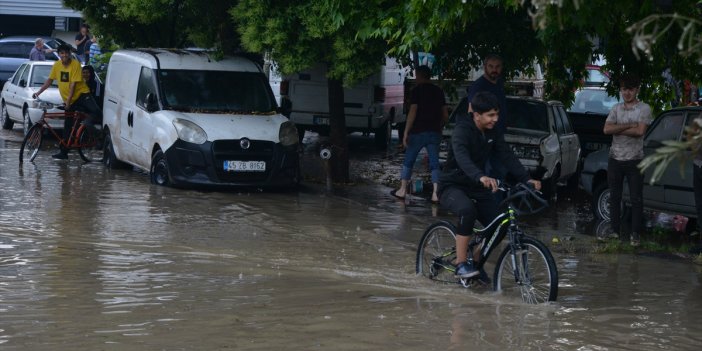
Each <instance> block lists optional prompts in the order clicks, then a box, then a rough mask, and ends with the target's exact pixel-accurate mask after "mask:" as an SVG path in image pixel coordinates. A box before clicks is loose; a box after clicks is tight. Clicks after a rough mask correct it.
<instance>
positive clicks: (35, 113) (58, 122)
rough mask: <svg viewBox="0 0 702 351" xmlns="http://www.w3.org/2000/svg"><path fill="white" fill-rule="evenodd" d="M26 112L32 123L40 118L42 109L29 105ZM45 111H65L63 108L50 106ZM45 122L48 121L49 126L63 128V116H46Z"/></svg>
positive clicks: (42, 112)
mask: <svg viewBox="0 0 702 351" xmlns="http://www.w3.org/2000/svg"><path fill="white" fill-rule="evenodd" d="M27 112H28V113H29V119H30V120H31V121H32V124H33V125H34V124H36V123H37V122H39V120H40V119H41V116H42V115H43V114H44V110H42V109H38V108H32V107H29V108H27ZM46 112H47V113H62V112H65V111H64V110H59V109H57V108H52V109H50V110H46ZM46 122H47V123H49V125H50V126H51V128H53V129H63V118H47V119H46Z"/></svg>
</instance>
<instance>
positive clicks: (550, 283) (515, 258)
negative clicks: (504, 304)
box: [493, 236, 558, 304]
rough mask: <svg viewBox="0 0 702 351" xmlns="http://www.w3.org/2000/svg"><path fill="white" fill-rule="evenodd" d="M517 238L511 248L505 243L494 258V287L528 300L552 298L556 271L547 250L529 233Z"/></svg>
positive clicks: (556, 288) (554, 299) (555, 291)
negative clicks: (517, 244)
mask: <svg viewBox="0 0 702 351" xmlns="http://www.w3.org/2000/svg"><path fill="white" fill-rule="evenodd" d="M520 241H521V244H520V245H519V246H520V247H519V248H518V249H517V250H516V251H515V252H512V249H511V248H510V246H507V247H506V248H505V250H504V251H502V254H500V258H498V259H497V265H496V266H495V275H494V279H493V282H494V286H495V291H497V292H500V293H502V294H504V295H506V296H514V297H521V299H522V300H523V301H524V302H526V303H532V304H538V303H544V302H547V301H556V297H557V296H558V271H557V269H556V262H555V261H554V259H553V256H552V255H551V251H549V250H548V248H547V247H546V245H544V244H543V243H542V242H540V241H538V240H536V239H534V238H532V237H528V236H525V237H522V238H521V240H520Z"/></svg>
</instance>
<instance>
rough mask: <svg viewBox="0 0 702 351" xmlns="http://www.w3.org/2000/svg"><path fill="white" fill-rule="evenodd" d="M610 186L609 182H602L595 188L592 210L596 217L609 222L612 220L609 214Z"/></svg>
mask: <svg viewBox="0 0 702 351" xmlns="http://www.w3.org/2000/svg"><path fill="white" fill-rule="evenodd" d="M609 197H610V191H609V185H607V182H602V183H600V184H598V185H597V186H596V187H595V191H594V192H593V198H592V210H593V211H594V212H595V216H596V217H597V218H599V219H601V220H605V221H607V220H609V219H610V218H611V216H610V213H609Z"/></svg>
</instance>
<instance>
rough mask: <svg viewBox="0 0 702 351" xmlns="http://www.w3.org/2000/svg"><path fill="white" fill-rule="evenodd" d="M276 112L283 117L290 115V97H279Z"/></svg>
mask: <svg viewBox="0 0 702 351" xmlns="http://www.w3.org/2000/svg"><path fill="white" fill-rule="evenodd" d="M278 112H279V113H280V114H281V115H283V116H285V117H290V113H291V112H292V101H290V99H288V98H287V97H282V98H281V99H280V107H278Z"/></svg>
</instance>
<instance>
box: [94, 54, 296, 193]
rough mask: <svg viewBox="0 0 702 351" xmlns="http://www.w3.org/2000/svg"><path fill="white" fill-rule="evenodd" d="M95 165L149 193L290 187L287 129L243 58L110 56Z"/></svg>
mask: <svg viewBox="0 0 702 351" xmlns="http://www.w3.org/2000/svg"><path fill="white" fill-rule="evenodd" d="M103 114H104V116H103V121H104V129H105V131H106V140H105V151H106V152H105V165H106V166H108V167H111V168H112V167H117V166H119V165H121V164H123V163H127V164H129V165H132V166H135V167H137V168H140V169H143V170H146V171H148V172H149V173H150V176H151V181H152V182H153V183H155V184H159V185H172V186H184V185H218V186H221V185H237V186H288V185H293V184H296V183H297V182H299V179H300V168H299V161H298V159H299V155H298V150H299V144H298V135H297V130H296V129H295V125H294V124H293V123H292V122H290V121H289V120H288V119H287V118H286V117H285V116H283V115H281V114H279V113H278V112H277V105H276V103H275V99H274V96H273V93H272V91H271V89H270V86H269V85H268V82H267V80H266V77H265V75H264V74H263V72H262V71H261V69H260V67H259V66H258V65H257V64H255V63H254V62H252V61H250V60H248V59H246V58H243V57H229V58H225V59H223V60H220V61H216V60H214V59H212V58H210V57H209V56H208V54H207V53H206V52H201V51H200V52H196V51H187V50H167V49H135V50H119V51H117V52H115V53H114V54H113V55H112V58H111V59H110V64H109V66H108V71H107V79H106V85H105V98H104V108H103Z"/></svg>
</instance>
